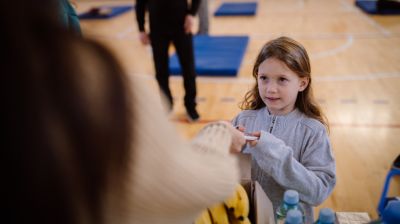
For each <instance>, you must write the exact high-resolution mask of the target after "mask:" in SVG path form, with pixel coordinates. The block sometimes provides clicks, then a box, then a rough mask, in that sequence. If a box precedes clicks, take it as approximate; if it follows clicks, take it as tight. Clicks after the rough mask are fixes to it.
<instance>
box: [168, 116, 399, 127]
mask: <svg viewBox="0 0 400 224" xmlns="http://www.w3.org/2000/svg"><path fill="white" fill-rule="evenodd" d="M170 120H171V121H172V122H176V123H187V124H207V123H210V122H217V121H221V120H224V119H200V120H198V121H197V122H195V123H190V122H189V121H188V120H187V119H186V118H184V117H179V118H172V119H170ZM225 121H228V122H230V121H229V120H225ZM329 126H330V127H349V128H391V129H397V128H400V124H368V123H365V124H360V123H338V122H332V123H329Z"/></svg>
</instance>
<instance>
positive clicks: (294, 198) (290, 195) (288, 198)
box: [283, 190, 299, 205]
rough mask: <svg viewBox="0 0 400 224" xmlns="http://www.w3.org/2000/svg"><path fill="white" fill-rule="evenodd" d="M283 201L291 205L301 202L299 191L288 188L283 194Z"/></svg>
mask: <svg viewBox="0 0 400 224" xmlns="http://www.w3.org/2000/svg"><path fill="white" fill-rule="evenodd" d="M283 201H284V202H285V203H286V204H289V205H295V204H297V203H299V193H297V191H295V190H287V191H285V194H284V195H283Z"/></svg>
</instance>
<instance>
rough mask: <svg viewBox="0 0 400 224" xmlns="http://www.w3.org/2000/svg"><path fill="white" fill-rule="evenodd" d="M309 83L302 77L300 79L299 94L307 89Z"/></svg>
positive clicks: (306, 78) (307, 79)
mask: <svg viewBox="0 0 400 224" xmlns="http://www.w3.org/2000/svg"><path fill="white" fill-rule="evenodd" d="M309 81H310V79H309V78H308V77H303V78H301V79H300V86H299V92H302V91H303V90H305V89H306V88H307V86H308V83H309Z"/></svg>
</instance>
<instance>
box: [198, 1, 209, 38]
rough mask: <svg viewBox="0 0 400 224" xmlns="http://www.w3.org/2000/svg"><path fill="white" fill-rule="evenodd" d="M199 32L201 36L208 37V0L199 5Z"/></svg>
mask: <svg viewBox="0 0 400 224" xmlns="http://www.w3.org/2000/svg"><path fill="white" fill-rule="evenodd" d="M198 14H199V32H198V34H201V35H208V30H209V18H208V0H201V1H200V5H199V11H198Z"/></svg>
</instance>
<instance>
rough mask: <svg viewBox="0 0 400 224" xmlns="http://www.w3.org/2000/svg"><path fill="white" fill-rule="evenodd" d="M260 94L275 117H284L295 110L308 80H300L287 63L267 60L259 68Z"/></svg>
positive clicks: (305, 78) (273, 59)
mask: <svg viewBox="0 0 400 224" xmlns="http://www.w3.org/2000/svg"><path fill="white" fill-rule="evenodd" d="M257 82H258V92H259V94H260V97H261V99H262V101H263V102H264V103H265V105H267V108H268V110H269V112H270V113H271V114H273V115H284V114H287V113H290V112H291V111H293V110H294V105H295V103H296V98H297V94H298V93H299V92H301V91H303V90H304V89H305V88H306V87H307V85H308V78H307V77H304V78H300V77H299V76H298V75H297V74H296V73H294V72H293V71H292V70H290V69H289V68H288V67H287V66H286V64H285V63H283V62H282V61H280V60H279V59H276V58H267V59H266V60H265V61H263V62H262V63H261V64H260V66H259V67H258V74H257Z"/></svg>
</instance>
